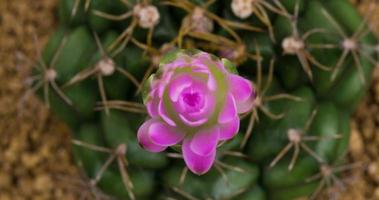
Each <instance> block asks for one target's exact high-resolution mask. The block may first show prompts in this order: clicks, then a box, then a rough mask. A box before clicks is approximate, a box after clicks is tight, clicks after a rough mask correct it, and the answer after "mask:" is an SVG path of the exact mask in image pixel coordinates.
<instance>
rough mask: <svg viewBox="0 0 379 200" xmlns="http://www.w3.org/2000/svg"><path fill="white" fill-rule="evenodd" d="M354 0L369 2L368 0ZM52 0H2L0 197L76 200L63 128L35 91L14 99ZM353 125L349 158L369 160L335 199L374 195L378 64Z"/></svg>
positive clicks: (47, 25) (50, 25)
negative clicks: (38, 98) (36, 95)
mask: <svg viewBox="0 0 379 200" xmlns="http://www.w3.org/2000/svg"><path fill="white" fill-rule="evenodd" d="M355 2H357V3H359V4H360V5H359V8H360V10H361V11H364V10H365V9H367V5H368V1H363V0H361V1H355ZM56 3H57V0H0V61H1V62H0V200H18V199H36V200H37V199H38V200H43V199H65V200H66V199H67V200H70V199H79V193H80V190H79V191H78V187H77V185H75V184H76V183H77V180H80V178H79V177H80V175H79V173H78V171H77V169H76V168H75V166H74V165H73V163H72V161H71V157H70V150H69V149H70V136H69V131H68V129H67V127H65V126H64V125H63V124H62V123H60V122H58V121H57V120H56V119H54V117H52V116H51V115H50V114H49V112H48V111H47V109H46V108H45V107H44V106H43V105H42V103H41V102H39V101H38V100H37V99H36V98H35V97H33V96H31V97H30V98H28V99H27V100H26V101H20V99H21V97H22V96H23V95H24V94H25V92H26V88H27V87H26V84H25V81H26V77H27V75H28V74H29V72H30V70H31V65H30V63H29V62H28V61H27V59H25V58H24V57H27V58H32V59H35V58H36V56H35V55H36V54H35V49H36V47H35V45H34V44H33V36H37V37H38V39H39V44H38V45H37V46H38V48H41V49H42V47H43V45H44V44H45V43H46V41H47V39H48V37H49V34H50V33H51V32H52V31H53V30H54V27H55V22H56V20H57V18H56V13H55V12H56ZM378 8H379V7H378ZM375 15H376V16H375V17H374V18H373V20H372V23H371V25H372V27H373V29H375V31H376V32H377V33H379V9H377V11H376V12H375ZM22 55H25V56H22ZM351 126H352V128H353V131H352V137H351V147H350V150H351V151H350V157H351V160H352V162H355V161H364V162H365V163H367V167H366V168H364V169H356V170H354V171H353V172H351V173H349V174H348V175H347V176H348V178H350V179H351V180H350V181H349V182H350V187H349V188H348V189H347V190H346V191H344V192H342V197H341V199H351V200H366V199H367V200H379V70H376V72H375V78H374V81H373V83H372V86H371V88H370V92H369V94H368V96H367V97H366V98H365V100H364V101H363V102H362V104H361V105H360V107H359V110H358V111H357V113H356V114H355V118H354V120H352V122H351Z"/></svg>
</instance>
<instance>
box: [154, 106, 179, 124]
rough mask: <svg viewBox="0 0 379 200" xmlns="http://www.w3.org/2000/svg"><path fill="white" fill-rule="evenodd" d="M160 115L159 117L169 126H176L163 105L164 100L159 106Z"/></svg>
mask: <svg viewBox="0 0 379 200" xmlns="http://www.w3.org/2000/svg"><path fill="white" fill-rule="evenodd" d="M158 113H159V116H160V117H161V118H162V119H163V120H164V121H165V122H166V123H167V124H169V125H171V126H176V124H175V122H174V121H173V120H172V119H171V118H170V117H169V116H168V114H167V111H166V108H165V107H164V104H163V99H161V100H160V101H159V106H158Z"/></svg>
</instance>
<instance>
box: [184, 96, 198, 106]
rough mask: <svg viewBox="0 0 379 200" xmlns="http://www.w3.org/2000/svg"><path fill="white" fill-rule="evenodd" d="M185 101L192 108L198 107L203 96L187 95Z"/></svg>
mask: <svg viewBox="0 0 379 200" xmlns="http://www.w3.org/2000/svg"><path fill="white" fill-rule="evenodd" d="M183 101H184V102H185V103H186V104H187V105H188V106H190V107H198V106H199V104H200V102H201V95H200V94H199V93H198V92H189V93H185V94H184V95H183Z"/></svg>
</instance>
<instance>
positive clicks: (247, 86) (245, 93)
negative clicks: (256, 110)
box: [228, 74, 253, 104]
mask: <svg viewBox="0 0 379 200" xmlns="http://www.w3.org/2000/svg"><path fill="white" fill-rule="evenodd" d="M228 80H229V85H230V90H231V92H232V94H233V96H234V99H235V100H236V102H237V104H239V103H240V102H243V101H246V100H248V99H249V98H251V96H252V95H253V85H252V83H251V82H250V81H249V80H247V79H245V78H242V77H241V76H238V75H235V74H229V75H228Z"/></svg>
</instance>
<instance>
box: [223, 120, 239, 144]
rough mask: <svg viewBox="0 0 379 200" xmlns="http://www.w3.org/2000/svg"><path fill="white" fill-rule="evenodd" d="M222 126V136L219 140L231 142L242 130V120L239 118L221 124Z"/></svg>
mask: <svg viewBox="0 0 379 200" xmlns="http://www.w3.org/2000/svg"><path fill="white" fill-rule="evenodd" d="M219 126H220V136H219V140H229V139H231V138H233V137H234V136H235V135H237V133H238V130H239V128H240V119H239V117H238V116H236V117H234V119H232V120H231V121H229V122H226V123H223V124H219Z"/></svg>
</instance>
